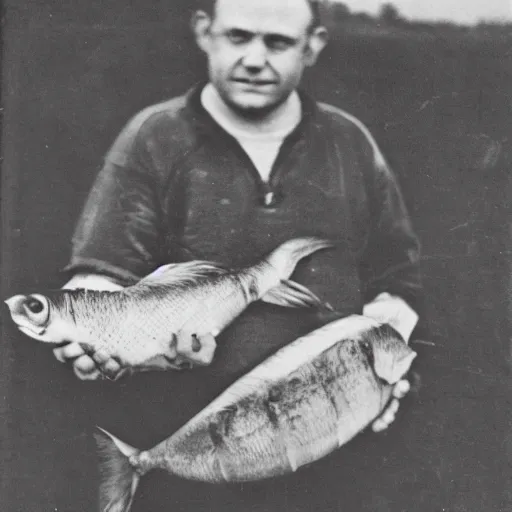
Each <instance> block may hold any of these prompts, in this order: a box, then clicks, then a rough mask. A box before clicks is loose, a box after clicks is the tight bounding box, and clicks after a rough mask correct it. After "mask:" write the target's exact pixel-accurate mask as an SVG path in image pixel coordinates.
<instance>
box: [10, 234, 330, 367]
mask: <svg viewBox="0 0 512 512" xmlns="http://www.w3.org/2000/svg"><path fill="white" fill-rule="evenodd" d="M332 246H333V244H332V242H330V241H328V240H326V239H321V238H317V237H301V238H294V239H291V240H288V241H286V242H284V243H282V244H281V245H279V246H278V247H277V248H276V249H274V250H273V251H272V252H271V253H270V254H268V255H267V256H266V257H265V258H263V259H261V260H260V261H258V262H257V263H256V264H254V265H252V266H249V267H246V268H242V269H229V268H226V267H224V266H222V265H219V264H216V263H213V262H209V261H203V260H194V261H190V262H184V263H175V264H167V265H164V266H162V267H159V268H158V269H157V270H155V271H154V272H152V273H151V274H149V275H148V276H146V277H145V278H143V279H141V280H140V281H138V282H137V283H136V284H134V285H132V286H129V287H126V288H124V289H121V290H117V291H98V290H86V289H77V290H64V289H61V290H53V291H50V292H48V293H46V294H40V293H32V294H29V295H21V294H20V295H15V296H13V297H11V298H9V299H7V300H6V301H5V302H6V304H7V306H8V307H9V310H10V314H11V317H12V320H13V321H14V322H15V323H16V325H17V326H18V328H19V330H20V331H22V332H23V333H25V334H26V335H28V336H30V337H31V338H34V339H36V340H38V341H42V342H46V343H52V344H59V343H66V342H75V343H78V344H79V345H80V346H81V347H82V348H83V350H84V351H85V353H87V354H89V355H94V354H98V353H101V354H102V355H103V357H104V358H106V357H109V358H112V359H114V360H115V361H117V362H118V363H119V365H120V367H121V368H123V372H126V371H148V370H167V369H180V368H182V367H183V366H184V363H186V364H188V365H189V367H190V365H192V363H193V364H196V365H208V364H210V363H211V362H212V360H213V357H214V352H215V348H216V342H215V337H216V336H217V335H218V334H219V333H220V332H222V331H223V330H224V329H225V328H226V327H227V326H228V325H229V324H230V323H231V322H232V321H233V320H234V319H235V318H236V317H238V316H239V315H240V314H241V313H242V312H243V311H244V310H245V309H246V308H247V306H248V305H249V304H250V303H252V302H254V301H257V300H260V299H261V300H262V301H265V302H268V303H272V304H277V305H280V306H285V307H315V308H322V307H323V306H322V304H323V303H322V301H321V300H320V299H319V298H318V297H317V296H316V295H315V294H314V293H313V292H311V291H310V290H309V289H308V288H306V287H304V286H302V285H300V284H299V283H296V282H294V281H290V280H289V277H290V276H291V274H292V273H293V271H294V269H295V267H296V265H297V263H298V262H299V261H300V260H301V259H303V258H305V257H307V256H309V255H311V254H313V253H315V252H317V251H319V250H321V249H326V248H329V247H332ZM324 306H325V307H326V308H329V306H328V305H327V304H324ZM179 333H182V334H183V333H185V334H186V335H183V336H182V335H178V334H179ZM183 340H185V341H188V343H185V342H183V343H181V342H182V341H183Z"/></svg>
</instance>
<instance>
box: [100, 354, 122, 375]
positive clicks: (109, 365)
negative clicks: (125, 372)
mask: <svg viewBox="0 0 512 512" xmlns="http://www.w3.org/2000/svg"><path fill="white" fill-rule="evenodd" d="M100 369H101V373H103V375H105V377H107V378H108V379H110V380H117V379H118V378H119V377H120V376H121V373H122V367H121V364H120V363H119V362H118V361H117V360H115V359H114V358H112V357H111V358H110V359H109V360H108V361H106V362H105V363H104V364H103V365H101V367H100Z"/></svg>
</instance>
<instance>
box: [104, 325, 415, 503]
mask: <svg viewBox="0 0 512 512" xmlns="http://www.w3.org/2000/svg"><path fill="white" fill-rule="evenodd" d="M415 357H416V353H415V352H414V351H413V350H411V349H410V348H409V347H408V346H407V344H406V343H405V342H404V340H403V338H402V337H401V336H400V334H398V332H397V331H395V330H394V329H393V328H392V327H391V326H389V325H388V324H380V323H378V322H376V321H375V320H373V319H370V318H368V317H363V316H359V315H352V316H349V317H347V318H344V319H338V320H335V321H333V322H331V323H329V324H327V325H325V326H323V327H321V328H319V329H317V330H315V331H313V332H311V333H309V334H307V335H306V336H303V337H301V338H299V339H297V340H296V341H294V342H293V343H291V344H290V345H287V346H285V347H284V348H282V349H280V350H279V351H278V352H276V353H275V354H274V355H273V356H271V357H270V358H268V359H267V360H266V361H264V362H263V363H261V364H260V365H259V366H257V367H256V368H254V369H253V370H252V371H250V372H249V373H247V374H246V375H244V376H243V377H241V378H240V379H238V380H237V381H236V382H235V383H234V384H232V385H231V386H230V387H228V388H227V389H226V390H225V391H224V392H223V393H222V394H221V395H220V396H219V397H217V398H216V399H215V400H214V401H213V402H211V403H210V404H209V405H208V406H207V407H206V408H205V409H203V410H202V411H201V412H200V413H199V414H197V415H196V416H195V417H194V418H192V419H191V420H190V421H189V422H188V423H186V424H185V425H184V426H183V427H182V428H181V429H179V430H178V431H177V432H176V433H175V434H174V435H172V436H171V437H169V438H167V439H166V440H165V441H162V442H161V443H160V444H158V445H156V446H155V447H154V448H152V449H150V450H148V451H140V450H137V449H136V448H133V447H131V446H129V445H128V444H126V443H124V442H122V441H120V440H119V439H117V438H116V437H114V436H113V435H111V434H109V433H108V432H106V431H105V430H103V429H99V430H100V432H98V433H97V434H96V441H97V443H98V448H99V451H100V456H101V457H102V461H101V463H100V464H101V465H100V472H101V475H102V481H101V484H100V511H101V512H107V511H108V512H128V510H129V509H130V506H131V503H132V501H133V497H134V494H135V491H136V488H137V485H138V483H139V480H140V478H141V477H142V476H143V475H144V474H146V473H147V472H148V471H150V470H152V469H157V468H159V469H164V470H166V471H168V472H169V473H171V474H173V475H177V476H179V477H182V478H185V479H191V480H198V481H203V482H210V483H223V482H244V481H250V480H260V479H266V478H271V477H275V476H278V475H283V474H286V473H290V472H293V471H296V470H297V469H298V468H300V467H301V466H304V465H306V464H310V463H312V462H314V461H316V460H318V459H320V458H321V457H323V456H325V455H327V454H329V453H330V452H332V451H333V450H335V449H337V448H338V447H340V446H342V445H343V444H345V443H347V442H348V441H349V440H350V439H352V438H353V437H354V436H356V435H357V434H358V433H359V432H361V431H362V430H363V429H365V428H366V427H367V426H368V425H369V424H370V423H371V422H372V421H373V420H374V419H375V418H376V417H378V416H379V414H381V412H382V411H383V409H384V408H385V406H386V404H387V403H388V401H389V399H390V398H391V393H392V388H393V384H395V383H396V382H398V381H399V380H400V379H401V378H402V377H403V376H404V375H405V374H406V373H407V372H408V371H409V368H410V366H411V363H412V361H413V359H414V358H415Z"/></svg>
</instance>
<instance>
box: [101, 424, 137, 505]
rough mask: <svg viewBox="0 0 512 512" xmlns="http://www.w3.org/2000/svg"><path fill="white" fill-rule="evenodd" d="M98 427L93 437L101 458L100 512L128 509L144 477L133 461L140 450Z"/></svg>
mask: <svg viewBox="0 0 512 512" xmlns="http://www.w3.org/2000/svg"><path fill="white" fill-rule="evenodd" d="M97 428H98V431H97V432H95V433H94V437H95V439H96V444H97V446H98V454H99V457H100V493H99V504H100V512H129V510H130V507H131V505H132V503H133V497H134V495H135V491H136V489H137V485H138V484H139V480H140V476H141V475H140V473H139V472H138V471H137V468H136V466H134V464H133V463H132V460H133V458H134V456H135V457H137V456H138V455H139V453H140V450H137V449H136V448H133V447H132V446H130V445H128V444H126V443H124V442H123V441H121V440H119V439H117V438H116V437H114V436H113V435H112V434H110V433H108V432H107V431H106V430H103V429H102V428H99V427H97Z"/></svg>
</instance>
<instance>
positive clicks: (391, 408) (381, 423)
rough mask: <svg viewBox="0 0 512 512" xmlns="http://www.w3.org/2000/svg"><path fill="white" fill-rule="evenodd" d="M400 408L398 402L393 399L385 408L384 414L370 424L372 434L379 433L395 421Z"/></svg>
mask: <svg viewBox="0 0 512 512" xmlns="http://www.w3.org/2000/svg"><path fill="white" fill-rule="evenodd" d="M399 406H400V402H399V401H398V400H397V399H396V398H394V399H393V400H391V402H390V403H389V405H388V406H387V408H386V410H385V411H384V413H383V414H382V415H381V416H380V418H378V419H376V420H375V421H374V422H373V424H372V430H373V431H374V432H381V431H382V430H385V429H386V428H388V427H389V425H391V423H393V421H395V416H396V413H397V411H398V408H399Z"/></svg>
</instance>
